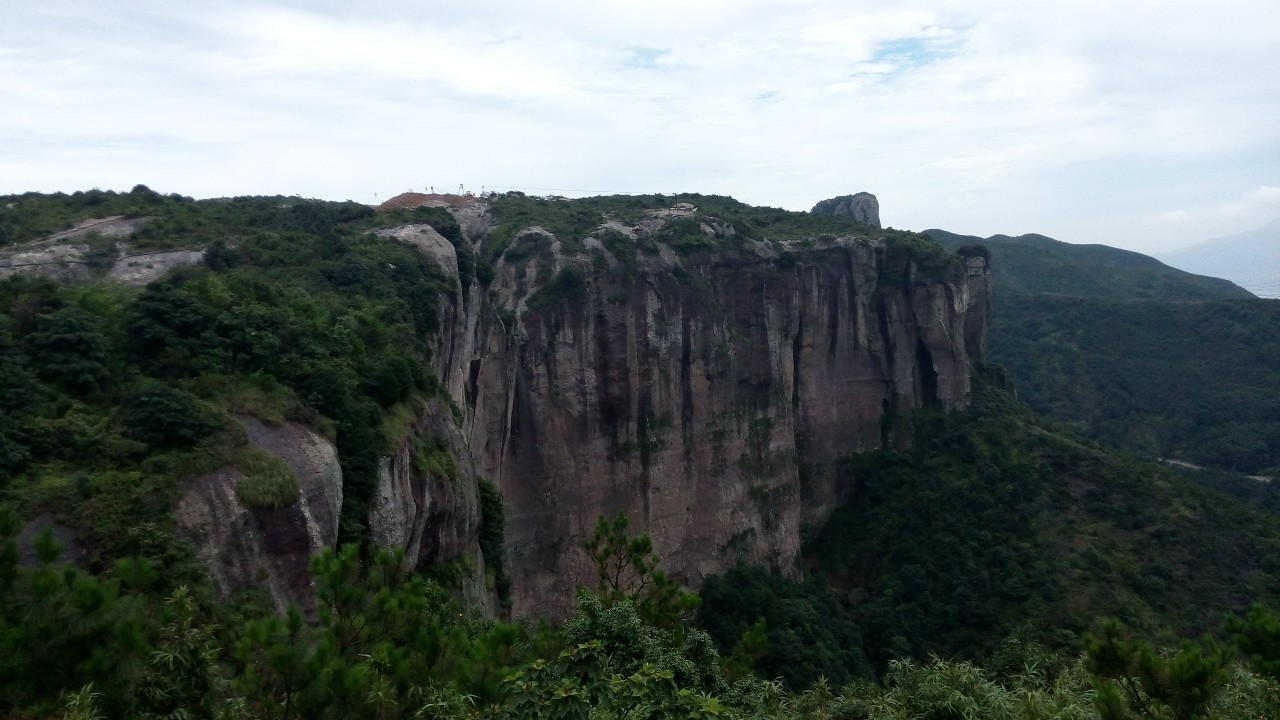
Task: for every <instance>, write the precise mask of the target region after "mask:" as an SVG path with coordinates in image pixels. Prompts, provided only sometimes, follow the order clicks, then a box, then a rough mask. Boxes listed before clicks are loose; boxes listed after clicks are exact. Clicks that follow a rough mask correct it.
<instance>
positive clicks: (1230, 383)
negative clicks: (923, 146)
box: [928, 230, 1280, 475]
mask: <svg viewBox="0 0 1280 720" xmlns="http://www.w3.org/2000/svg"><path fill="white" fill-rule="evenodd" d="M928 234H929V235H930V236H931V237H933V238H934V239H936V240H937V241H938V242H939V243H941V244H942V245H944V246H946V247H959V246H960V245H962V244H965V243H972V242H974V241H976V240H977V238H970V237H963V236H958V235H951V234H950V233H945V232H942V231H934V230H930V231H929V232H928ZM981 242H982V243H984V245H985V246H986V248H987V250H988V251H989V254H990V257H991V263H992V268H993V269H992V273H993V277H994V288H995V289H994V291H993V294H992V307H993V318H992V325H991V339H990V356H991V359H992V360H994V361H996V362H999V363H1002V364H1003V365H1005V366H1006V367H1007V368H1008V369H1009V375H1010V377H1011V378H1012V380H1013V383H1014V385H1015V387H1016V388H1017V391H1018V395H1019V397H1021V398H1022V399H1024V400H1025V401H1026V402H1027V403H1028V404H1029V405H1031V407H1032V408H1034V409H1035V410H1037V411H1038V412H1042V413H1044V414H1046V415H1049V416H1050V417H1053V418H1056V419H1058V420H1061V421H1063V422H1067V423H1069V424H1071V426H1072V427H1074V428H1076V429H1078V430H1079V431H1081V432H1083V433H1084V434H1086V435H1088V436H1089V437H1092V438H1094V439H1097V440H1099V441H1101V442H1105V443H1108V444H1111V445H1115V446H1119V447H1121V448H1124V449H1126V450H1130V451H1133V452H1135V453H1138V454H1140V455H1143V456H1147V457H1168V458H1176V459H1178V460H1183V461H1187V462H1191V463H1195V464H1197V465H1207V466H1212V467H1215V468H1219V469H1229V470H1234V471H1238V472H1245V473H1250V474H1264V475H1266V474H1270V473H1271V471H1272V469H1275V470H1276V471H1277V474H1280V369H1278V368H1277V365H1276V362H1275V358H1276V357H1277V352H1280V303H1277V302H1274V301H1266V300H1257V299H1250V296H1249V294H1248V293H1247V292H1245V291H1244V290H1242V289H1240V288H1239V287H1236V286H1235V285H1232V284H1231V283H1229V282H1227V281H1225V280H1219V279H1217V278H1207V277H1201V276H1198V275H1192V274H1190V273H1186V272H1183V271H1181V270H1175V269H1173V268H1170V267H1167V266H1165V265H1162V264H1161V263H1159V262H1158V261H1156V260H1154V259H1153V258H1149V257H1146V256H1145V255H1139V254H1138V253H1132V252H1128V251H1125V250H1117V249H1115V248H1108V247H1104V246H1100V245H1068V244H1066V243H1060V242H1057V241H1055V240H1050V239H1049V238H1045V237H1041V236H1038V235H1025V236H1022V237H1018V238H1008V237H1004V236H995V237H993V238H988V239H987V240H983V241H981Z"/></svg>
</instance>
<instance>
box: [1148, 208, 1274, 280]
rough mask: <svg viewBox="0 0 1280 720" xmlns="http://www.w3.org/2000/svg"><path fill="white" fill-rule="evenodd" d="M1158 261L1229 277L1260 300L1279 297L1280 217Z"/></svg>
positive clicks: (1182, 250) (1161, 257)
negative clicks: (1258, 226) (1261, 225)
mask: <svg viewBox="0 0 1280 720" xmlns="http://www.w3.org/2000/svg"><path fill="white" fill-rule="evenodd" d="M1159 258H1160V259H1161V260H1163V261H1164V262H1166V263H1168V264H1170V265H1172V266H1174V267H1178V268H1182V269H1183V270H1186V271H1188V272H1194V273H1201V274H1204V275H1213V276H1215V277H1222V278H1226V279H1228V280H1231V281H1232V282H1234V283H1236V284H1238V285H1240V286H1241V287H1244V288H1247V289H1248V290H1249V291H1250V292H1252V293H1254V294H1256V295H1257V296H1259V297H1266V298H1280V218H1276V219H1275V220H1272V221H1271V222H1269V223H1267V224H1266V225H1264V226H1263V227H1260V228H1258V229H1257V230H1250V231H1248V232H1242V233H1238V234H1236V235H1228V236H1226V237H1220V238H1217V239H1214V240H1207V241H1205V242H1202V243H1200V244H1198V245H1192V246H1191V247H1187V248H1182V249H1181V250H1174V251H1173V252H1168V253H1162V254H1161V255H1159Z"/></svg>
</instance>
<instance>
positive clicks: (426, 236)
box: [374, 225, 458, 277]
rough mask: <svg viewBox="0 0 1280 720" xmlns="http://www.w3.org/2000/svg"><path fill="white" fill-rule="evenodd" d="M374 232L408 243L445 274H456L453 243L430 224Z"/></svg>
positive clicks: (456, 255)
mask: <svg viewBox="0 0 1280 720" xmlns="http://www.w3.org/2000/svg"><path fill="white" fill-rule="evenodd" d="M374 234H375V235H378V236H380V237H388V238H395V239H396V240H399V241H400V242H403V243H408V244H409V245H412V246H414V247H415V248H417V249H418V250H420V251H422V253H423V254H425V255H426V256H427V257H428V258H430V259H431V261H432V262H434V263H435V264H436V265H437V266H438V267H439V268H440V269H441V270H444V271H445V273H446V274H448V275H451V276H453V277H457V276H458V253H457V252H456V251H455V250H454V249H453V244H452V243H450V242H449V241H448V240H446V239H445V237H444V236H443V235H441V234H440V233H439V232H437V231H436V229H435V228H433V227H431V226H430V225H401V226H400V227H396V228H389V229H386V230H378V231H377V232H376V233H374Z"/></svg>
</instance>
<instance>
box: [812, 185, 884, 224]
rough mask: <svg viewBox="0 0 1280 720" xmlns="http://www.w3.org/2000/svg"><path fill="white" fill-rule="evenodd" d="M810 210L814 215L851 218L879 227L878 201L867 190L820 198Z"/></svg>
mask: <svg viewBox="0 0 1280 720" xmlns="http://www.w3.org/2000/svg"><path fill="white" fill-rule="evenodd" d="M810 212H812V213H813V214H814V215H831V216H834V217H847V218H852V219H853V220H856V221H858V222H860V223H862V224H864V225H871V226H873V227H880V201H879V200H878V199H876V196H875V195H872V194H871V193H868V192H860V193H854V194H853V195H841V196H839V197H833V198H828V199H826V200H822V201H820V202H819V203H818V204H817V205H814V206H813V210H811V211H810Z"/></svg>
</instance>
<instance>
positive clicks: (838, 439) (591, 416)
mask: <svg viewBox="0 0 1280 720" xmlns="http://www.w3.org/2000/svg"><path fill="white" fill-rule="evenodd" d="M452 211H453V212H454V213H455V215H456V216H457V218H458V220H459V225H460V227H461V228H462V229H463V233H464V236H463V237H462V239H461V241H460V246H461V249H462V250H463V251H464V252H466V253H477V254H479V253H478V251H481V250H482V248H483V247H484V246H483V245H482V243H483V242H484V241H485V238H486V235H487V234H488V233H490V230H489V223H490V220H489V218H488V217H487V213H486V205H485V203H484V202H483V201H476V202H472V203H466V204H462V205H459V206H458V207H455V208H453V210H452ZM681 222H683V223H684V225H683V226H681V227H683V230H682V233H683V234H680V235H678V236H677V235H675V234H673V233H671V232H668V229H669V227H671V224H672V223H681ZM506 232H509V233H511V232H513V233H514V234H512V235H510V237H511V238H512V240H510V241H509V244H508V246H507V249H506V250H505V251H503V252H500V253H499V254H498V255H497V259H496V261H495V263H494V270H493V276H492V278H491V279H488V278H486V280H487V282H484V283H482V282H480V281H479V280H477V279H472V281H471V282H467V283H464V282H462V281H461V278H459V277H458V271H459V268H461V267H463V263H460V262H459V257H458V254H457V252H456V250H455V246H454V244H453V243H452V242H450V241H448V240H446V239H445V238H444V237H443V236H441V235H440V234H439V233H437V232H436V231H435V230H434V229H432V228H431V227H429V226H425V225H406V226H402V227H399V228H392V229H389V230H384V231H379V234H381V235H383V236H385V237H388V238H392V239H396V240H398V241H401V242H405V243H408V244H410V245H412V246H414V247H416V248H418V249H419V250H421V251H422V252H423V253H424V254H425V255H426V256H427V257H429V258H431V259H432V261H433V262H434V263H436V264H437V265H438V266H439V267H440V268H441V269H442V270H443V271H444V272H445V273H446V274H448V275H451V276H453V278H454V281H453V282H452V283H451V287H449V288H448V289H447V290H446V291H444V292H443V293H442V294H441V297H440V306H441V310H442V312H441V318H440V330H439V333H438V335H437V336H436V338H435V342H434V346H435V352H434V361H433V368H432V369H433V370H434V372H435V374H436V375H437V376H438V377H439V378H440V380H441V383H442V387H443V389H444V394H445V395H446V396H447V397H442V398H436V399H432V400H430V401H428V402H426V403H424V404H423V405H422V406H421V407H420V408H418V409H417V412H416V413H415V415H414V417H413V419H412V421H411V422H410V423H409V425H408V426H407V427H406V429H405V431H404V434H403V437H402V438H401V439H400V441H399V443H398V444H397V445H396V449H395V451H394V452H393V453H392V454H391V455H390V456H388V457H387V458H385V459H384V460H383V462H382V465H381V468H380V472H379V480H378V483H377V485H376V488H375V489H374V494H373V496H372V497H371V498H370V502H369V507H370V511H369V517H368V522H369V531H370V539H371V540H372V541H373V542H374V543H376V544H378V545H380V546H383V547H387V548H392V549H399V550H403V551H404V552H405V553H406V556H407V557H408V559H409V560H410V562H411V563H412V564H413V565H414V566H416V567H419V568H423V569H428V568H434V569H433V570H432V571H433V572H437V573H439V572H446V573H448V575H449V576H450V578H451V579H453V580H456V581H458V582H459V585H460V587H461V589H462V593H463V596H464V598H465V599H466V600H467V601H468V602H469V603H470V604H472V605H479V606H483V607H486V608H488V609H489V611H491V612H497V611H498V604H497V602H496V601H497V598H496V596H495V594H494V592H493V591H494V589H495V586H496V583H495V582H492V581H493V580H495V577H494V576H491V573H486V568H485V558H484V557H483V554H482V552H481V551H480V545H479V537H480V533H481V524H482V522H483V521H484V519H483V518H482V513H481V508H480V501H479V496H478V495H479V483H480V482H481V478H486V479H488V480H489V481H492V482H493V483H494V484H495V485H496V486H497V487H498V488H499V489H500V491H501V495H502V499H503V503H504V505H505V511H506V512H505V528H506V535H505V563H504V565H505V573H506V576H507V577H509V579H510V588H511V594H510V597H509V598H507V600H508V601H509V604H510V605H509V607H510V612H511V614H512V615H515V616H550V617H557V616H563V615H565V614H567V612H568V611H569V610H570V609H571V608H570V606H571V601H572V596H573V591H574V589H575V587H576V586H577V585H580V584H589V583H591V582H593V580H594V574H593V571H592V568H590V567H589V566H588V564H587V558H586V555H585V553H584V552H582V551H581V550H580V549H579V544H580V543H581V541H582V540H583V539H584V538H585V537H586V536H587V535H588V534H589V533H590V532H591V530H592V529H593V528H594V526H595V523H596V521H597V519H598V518H599V517H600V516H601V515H614V514H616V513H618V512H623V513H626V514H627V515H628V516H629V517H630V519H631V522H632V526H631V527H632V528H633V529H634V530H635V531H637V532H645V533H648V534H649V535H650V536H651V537H652V539H653V542H654V546H655V548H656V550H657V552H658V554H659V555H660V556H662V558H663V564H664V566H665V567H666V568H667V569H668V571H669V572H670V573H671V575H672V576H673V577H674V578H676V579H677V580H679V581H681V582H683V583H684V584H686V585H688V586H691V587H696V586H698V585H700V583H701V581H702V580H703V578H705V577H706V576H707V575H709V574H713V573H718V572H721V571H723V570H724V569H726V568H727V567H728V566H730V565H731V564H733V563H734V562H735V561H737V560H739V559H741V560H746V561H750V562H756V563H765V564H771V565H773V566H774V567H776V568H777V569H779V570H781V571H783V572H786V571H788V569H789V568H790V567H791V563H792V561H793V559H794V558H795V557H796V555H797V553H798V551H799V549H800V543H801V542H802V540H803V539H804V537H805V536H806V534H807V533H809V532H812V531H815V530H817V529H818V528H820V527H821V526H822V525H823V524H824V523H825V521H826V519H827V518H828V517H829V516H830V514H831V512H832V511H833V510H834V509H835V508H836V506H837V505H838V504H839V503H840V502H842V501H844V500H846V499H847V498H848V497H849V489H848V488H845V487H841V486H840V484H839V483H838V481H837V473H836V472H835V463H836V462H837V460H838V458H839V457H840V456H841V455H844V454H846V453H850V452H857V451H864V450H870V449H875V448H880V447H884V446H900V445H902V444H905V443H908V442H910V440H911V438H910V429H911V424H910V422H909V418H910V414H911V412H912V411H913V410H915V409H916V408H919V407H921V406H923V405H926V404H933V403H937V404H942V405H945V406H949V407H959V406H962V405H964V404H965V402H966V399H967V395H968V392H969V382H970V375H969V364H970V358H971V356H975V355H979V354H980V353H981V352H982V350H983V349H984V345H985V342H986V329H987V292H988V284H987V283H988V279H987V273H986V266H985V259H984V258H981V257H965V258H960V257H956V256H951V255H948V254H946V253H945V252H943V251H942V250H941V249H940V248H938V247H937V246H935V245H932V244H930V243H928V242H927V241H923V240H921V239H920V238H918V237H915V236H911V235H909V234H905V233H899V232H896V231H879V230H874V229H871V228H867V230H866V231H865V232H864V234H862V235H845V236H836V235H832V234H825V235H820V236H819V237H816V238H806V239H804V240H799V241H793V242H785V241H763V240H751V239H745V238H742V237H740V236H738V235H737V234H736V232H735V229H734V227H733V226H732V225H731V224H729V223H725V222H721V221H718V220H716V219H714V218H705V217H698V216H696V214H695V210H694V208H693V206H692V205H677V206H676V207H674V208H670V209H669V210H661V211H657V212H650V213H648V214H647V215H645V216H644V217H643V218H642V220H641V221H640V222H638V223H636V224H629V225H623V224H620V223H617V222H605V223H604V224H602V225H600V226H599V227H597V228H596V229H595V231H593V232H592V233H591V234H590V236H588V237H586V238H581V237H579V238H559V237H556V236H555V235H554V234H553V233H551V232H548V231H547V230H544V229H542V228H538V227H527V228H524V229H519V230H515V231H512V230H511V229H510V227H509V226H508V227H507V229H506ZM602 238H603V239H602ZM673 238H675V239H674V240H673ZM455 242H459V241H458V240H456V238H455ZM490 247H493V245H492V244H490ZM468 259H469V258H468ZM450 401H452V402H450ZM246 422H248V423H249V426H248V427H247V429H248V430H249V431H250V433H249V434H250V436H251V440H252V441H253V442H254V443H255V444H258V445H262V446H263V447H265V448H266V449H268V450H269V451H272V452H277V451H279V452H277V454H281V453H283V450H280V449H279V448H275V447H274V445H272V444H271V443H269V442H268V440H270V437H271V433H276V434H279V432H280V430H273V429H270V428H265V427H259V425H260V424H255V422H256V421H246ZM255 438H256V439H255ZM308 438H310V436H308ZM304 439H305V438H304ZM298 442H302V440H299V441H298ZM308 442H313V440H308ZM268 446H271V447H268ZM329 452H330V454H332V448H331V447H330V448H329ZM281 456H282V457H284V458H285V459H286V460H287V461H288V460H289V459H290V457H291V456H290V455H289V454H288V453H283V454H281ZM299 462H300V461H299ZM294 464H297V463H294ZM321 465H325V463H321ZM326 466H334V467H336V460H335V458H329V461H328V463H327V465H326ZM294 470H295V474H297V475H298V476H299V478H300V479H303V478H304V477H311V476H312V475H315V476H316V478H317V479H316V480H315V481H314V482H311V483H310V484H307V483H305V482H304V483H303V489H304V498H303V500H302V501H300V502H299V503H296V504H295V506H294V507H291V508H285V509H283V510H280V511H273V512H274V513H275V515H272V516H271V517H267V516H266V515H264V513H263V512H262V511H251V510H246V509H244V508H242V507H240V506H239V504H238V502H237V501H236V498H235V496H234V493H233V492H231V490H230V488H231V487H232V485H233V483H234V480H235V477H234V476H233V474H227V473H222V474H220V475H217V476H216V477H214V476H210V477H203V478H197V479H195V480H193V481H192V483H191V486H190V487H189V488H188V490H187V492H186V494H185V495H184V498H183V501H182V504H181V505H180V507H179V517H180V525H182V527H183V530H184V534H185V535H187V536H188V537H191V538H192V539H193V540H195V541H196V544H197V545H198V546H199V547H200V548H201V552H202V553H204V555H202V557H205V560H206V561H207V562H208V563H209V565H210V568H211V572H212V574H213V575H214V577H215V581H216V582H217V583H218V585H219V587H221V588H223V589H224V590H230V589H234V588H237V587H242V586H247V585H251V584H255V583H257V584H261V583H264V582H265V583H267V584H268V585H269V586H270V592H271V594H272V596H273V598H275V599H276V600H277V602H281V603H282V602H284V601H287V600H297V599H302V600H305V597H304V596H305V595H306V594H307V588H308V587H309V583H308V582H307V581H306V577H305V567H306V558H307V556H308V555H309V554H310V552H313V551H316V550H319V549H321V548H324V547H332V545H333V543H334V538H335V537H336V532H335V527H334V526H333V523H334V522H336V518H337V516H338V509H337V508H340V504H341V499H340V495H335V494H334V492H333V491H332V490H331V487H330V486H332V485H333V482H331V481H323V482H322V481H321V480H319V479H318V478H319V476H318V475H316V473H312V472H311V471H310V470H309V469H308V468H307V467H304V466H303V465H298V467H295V468H294ZM312 485H314V487H312ZM308 488H310V489H308ZM334 497H337V498H338V499H337V500H336V503H337V504H336V505H335V504H334V501H332V499H333V498H334ZM276 516H278V517H276ZM295 516H296V517H295ZM272 518H275V519H274V520H273V519H272ZM294 520H296V522H294ZM268 521H271V522H268ZM295 526H296V527H295ZM219 528H222V529H221V530H219ZM316 528H322V529H323V532H322V533H321V532H317V531H316ZM227 531H231V533H232V534H231V535H227V534H226V532H227ZM294 531H296V532H294ZM289 532H292V533H293V535H296V536H297V537H296V538H295V540H296V542H292V543H286V542H284V539H287V538H285V535H286V534H288V533H289ZM290 537H292V536H290ZM254 568H258V569H257V570H255V569H254ZM263 568H265V570H263ZM264 572H265V573H266V575H265V577H264V576H263V573H264ZM254 573H256V575H255V574H254Z"/></svg>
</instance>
